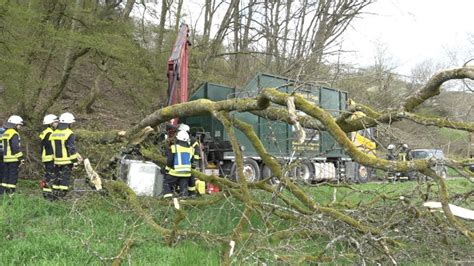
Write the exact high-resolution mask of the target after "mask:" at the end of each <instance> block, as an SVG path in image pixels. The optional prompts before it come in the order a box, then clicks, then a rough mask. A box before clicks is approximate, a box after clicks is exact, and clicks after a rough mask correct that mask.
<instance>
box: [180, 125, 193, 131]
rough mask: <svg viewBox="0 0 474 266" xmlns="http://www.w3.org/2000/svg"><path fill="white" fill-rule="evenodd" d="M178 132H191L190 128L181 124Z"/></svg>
mask: <svg viewBox="0 0 474 266" xmlns="http://www.w3.org/2000/svg"><path fill="white" fill-rule="evenodd" d="M178 130H181V131H186V132H189V130H190V128H189V126H188V125H186V124H179V126H178Z"/></svg>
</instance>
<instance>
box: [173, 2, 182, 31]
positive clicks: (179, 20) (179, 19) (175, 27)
mask: <svg viewBox="0 0 474 266" xmlns="http://www.w3.org/2000/svg"><path fill="white" fill-rule="evenodd" d="M182 9H183V0H178V7H177V8H176V22H175V23H174V31H175V32H178V30H179V25H180V24H181V10H182Z"/></svg>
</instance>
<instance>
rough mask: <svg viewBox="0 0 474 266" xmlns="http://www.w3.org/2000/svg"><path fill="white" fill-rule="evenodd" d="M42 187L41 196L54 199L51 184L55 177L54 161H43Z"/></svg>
mask: <svg viewBox="0 0 474 266" xmlns="http://www.w3.org/2000/svg"><path fill="white" fill-rule="evenodd" d="M43 165H44V171H45V173H44V187H43V196H44V198H45V199H51V200H52V199H54V195H53V184H54V181H55V179H56V177H55V168H54V162H53V161H51V162H44V163H43Z"/></svg>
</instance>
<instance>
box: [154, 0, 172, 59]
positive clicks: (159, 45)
mask: <svg viewBox="0 0 474 266" xmlns="http://www.w3.org/2000/svg"><path fill="white" fill-rule="evenodd" d="M169 8H170V7H169V3H168V0H163V1H162V2H161V12H160V25H158V35H157V37H156V51H157V52H158V53H161V49H162V46H163V39H164V35H165V23H166V14H167V13H168V10H169Z"/></svg>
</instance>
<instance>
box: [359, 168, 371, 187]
mask: <svg viewBox="0 0 474 266" xmlns="http://www.w3.org/2000/svg"><path fill="white" fill-rule="evenodd" d="M358 173H359V175H358V176H359V178H358V181H359V183H367V181H368V180H369V169H368V168H367V167H366V166H364V165H359V169H358Z"/></svg>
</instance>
